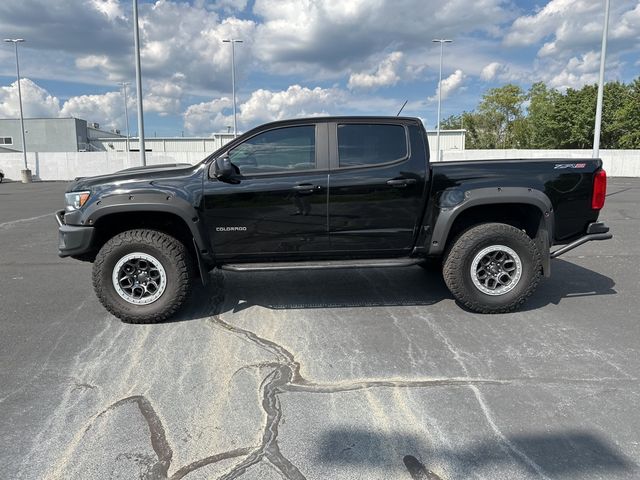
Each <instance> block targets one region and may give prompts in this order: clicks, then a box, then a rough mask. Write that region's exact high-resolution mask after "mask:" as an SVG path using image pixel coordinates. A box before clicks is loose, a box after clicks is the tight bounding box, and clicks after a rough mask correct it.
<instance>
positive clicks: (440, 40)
mask: <svg viewBox="0 0 640 480" xmlns="http://www.w3.org/2000/svg"><path fill="white" fill-rule="evenodd" d="M431 41H432V42H434V43H439V44H440V74H439V77H438V126H437V133H436V158H437V161H438V162H439V161H440V160H441V158H440V112H441V108H442V54H443V53H444V44H445V43H451V42H453V40H448V39H446V38H434V39H433V40H431Z"/></svg>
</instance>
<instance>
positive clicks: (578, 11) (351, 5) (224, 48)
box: [0, 0, 640, 137]
mask: <svg viewBox="0 0 640 480" xmlns="http://www.w3.org/2000/svg"><path fill="white" fill-rule="evenodd" d="M139 5H140V6H139V12H140V42H141V59H142V77H143V87H142V91H143V94H142V98H143V103H144V111H145V115H144V120H145V134H146V136H147V137H151V136H181V135H184V136H209V135H211V134H212V133H214V132H226V131H227V130H228V127H229V126H230V125H233V115H232V101H231V47H230V44H229V43H223V42H222V40H223V39H229V38H236V39H241V40H242V43H239V44H236V47H235V53H236V55H235V60H236V97H237V109H238V116H237V118H238V129H239V130H240V131H246V130H248V129H250V128H252V127H254V126H256V125H259V124H261V123H264V122H268V121H272V120H279V119H284V118H292V117H302V116H316V115H396V114H397V112H398V110H399V109H400V107H401V106H402V104H403V103H404V102H405V101H407V105H406V106H405V108H404V110H403V112H402V113H403V115H408V116H415V117H420V118H422V120H423V122H424V123H425V125H426V126H427V128H433V127H434V126H435V124H436V118H437V98H438V64H439V58H440V47H439V46H438V45H437V44H434V43H433V42H432V41H431V40H432V39H434V38H447V39H452V40H453V43H451V44H447V45H445V47H444V57H443V73H442V79H443V81H442V100H443V102H442V117H443V118H445V117H447V116H449V115H451V114H456V113H460V112H462V111H469V110H473V109H474V108H475V107H476V106H477V104H478V102H479V101H480V99H481V97H482V94H483V93H484V92H486V91H487V90H488V89H489V88H493V87H499V86H502V85H504V84H506V83H515V84H517V85H520V86H521V87H522V88H524V89H527V88H528V87H529V86H530V85H531V84H532V83H533V82H536V81H544V82H546V83H547V85H549V86H552V87H555V88H558V89H560V90H565V89H567V88H580V87H581V86H583V85H585V84H592V83H596V81H597V78H598V69H599V65H600V45H601V38H602V26H603V21H604V0H550V1H546V2H545V1H543V0H541V1H539V2H536V1H531V0H450V1H447V0H441V1H438V2H435V1H433V0H215V1H204V0H193V1H178V0H158V1H155V2H153V1H143V0H140V4H139ZM132 25H133V21H132V2H131V1H129V0H127V1H120V0H2V2H0V36H2V38H24V39H25V40H26V43H23V44H20V46H19V54H20V70H21V75H22V77H23V80H22V82H21V86H22V95H23V105H24V109H25V116H26V117H72V116H73V117H77V118H82V119H85V120H87V121H90V122H98V123H99V124H100V127H101V128H102V129H112V128H118V129H120V130H121V131H122V132H125V130H126V129H125V115H124V98H123V95H122V92H121V89H120V87H119V86H118V82H123V81H127V82H131V86H130V87H129V95H128V102H127V105H128V107H129V122H130V128H131V134H132V135H135V134H136V133H137V124H136V118H137V117H136V101H135V88H134V87H135V66H134V56H133V27H132ZM638 76H640V0H612V1H611V17H610V21H609V49H608V52H607V67H606V79H607V81H614V80H619V81H625V82H628V81H631V80H633V79H635V78H637V77H638ZM17 116H18V98H17V83H16V76H15V53H14V50H13V46H12V45H11V44H5V43H3V44H2V45H0V118H16V117H17Z"/></svg>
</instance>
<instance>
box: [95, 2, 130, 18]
mask: <svg viewBox="0 0 640 480" xmlns="http://www.w3.org/2000/svg"><path fill="white" fill-rule="evenodd" d="M85 4H86V5H88V6H89V7H90V8H93V9H95V10H97V11H99V12H101V13H102V14H103V15H105V16H106V17H107V18H108V19H109V20H114V19H116V18H122V19H124V18H125V17H124V13H123V12H122V7H121V6H120V2H119V1H118V0H88V1H87V2H85Z"/></svg>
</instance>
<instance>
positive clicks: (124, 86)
mask: <svg viewBox="0 0 640 480" xmlns="http://www.w3.org/2000/svg"><path fill="white" fill-rule="evenodd" d="M118 85H120V86H121V87H122V95H123V97H124V120H125V125H126V126H127V143H126V145H127V157H128V156H129V136H130V134H129V110H128V108H127V86H128V85H131V82H119V83H118Z"/></svg>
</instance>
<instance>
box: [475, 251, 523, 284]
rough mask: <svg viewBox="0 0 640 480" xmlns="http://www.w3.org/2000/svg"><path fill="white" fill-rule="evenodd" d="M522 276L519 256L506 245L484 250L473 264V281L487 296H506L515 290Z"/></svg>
mask: <svg viewBox="0 0 640 480" xmlns="http://www.w3.org/2000/svg"><path fill="white" fill-rule="evenodd" d="M521 276H522V262H521V260H520V257H519V256H518V254H517V253H516V252H515V251H514V250H513V249H511V248H509V247H507V246H505V245H491V246H489V247H486V248H483V249H482V250H480V251H479V252H478V254H477V255H476V256H475V257H474V258H473V261H472V262H471V280H473V284H474V285H475V286H476V288H477V289H478V290H480V291H481V292H482V293H486V294H487V295H504V294H505V293H507V292H510V291H511V290H513V289H514V288H515V286H516V285H517V284H518V282H519V281H520V277H521Z"/></svg>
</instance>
